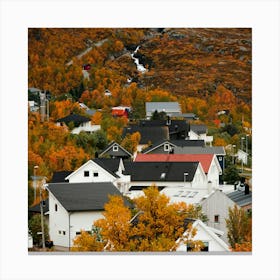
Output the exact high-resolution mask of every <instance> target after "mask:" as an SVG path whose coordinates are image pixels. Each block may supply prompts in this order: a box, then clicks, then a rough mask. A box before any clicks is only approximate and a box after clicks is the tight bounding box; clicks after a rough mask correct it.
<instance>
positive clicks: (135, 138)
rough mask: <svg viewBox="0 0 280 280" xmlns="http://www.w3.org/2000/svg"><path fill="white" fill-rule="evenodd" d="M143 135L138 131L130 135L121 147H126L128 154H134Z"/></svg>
mask: <svg viewBox="0 0 280 280" xmlns="http://www.w3.org/2000/svg"><path fill="white" fill-rule="evenodd" d="M140 139H141V134H140V133H139V132H138V131H137V132H134V133H132V134H130V133H128V134H127V135H126V136H125V138H124V139H123V140H122V142H121V146H122V147H124V148H125V149H126V150H127V151H128V152H130V153H131V154H134V153H135V152H136V151H137V146H138V145H139V142H140Z"/></svg>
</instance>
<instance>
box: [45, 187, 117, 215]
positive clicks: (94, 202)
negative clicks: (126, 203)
mask: <svg viewBox="0 0 280 280" xmlns="http://www.w3.org/2000/svg"><path fill="white" fill-rule="evenodd" d="M47 189H48V190H49V191H50V192H51V193H52V194H53V195H54V196H55V198H56V199H57V200H58V201H59V202H60V203H61V204H62V206H63V207H64V208H65V209H66V210H67V211H93V210H104V204H105V203H107V202H108V201H109V198H108V195H121V193H120V191H119V190H118V189H117V188H116V187H115V186H114V185H113V184H112V183H109V182H102V183H50V184H49V185H48V187H47Z"/></svg>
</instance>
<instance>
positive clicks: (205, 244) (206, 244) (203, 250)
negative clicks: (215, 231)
mask: <svg viewBox="0 0 280 280" xmlns="http://www.w3.org/2000/svg"><path fill="white" fill-rule="evenodd" d="M203 243H204V247H203V248H202V249H201V252H208V251H209V242H203Z"/></svg>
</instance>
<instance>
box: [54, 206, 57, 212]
mask: <svg viewBox="0 0 280 280" xmlns="http://www.w3.org/2000/svg"><path fill="white" fill-rule="evenodd" d="M54 211H55V212H57V204H55V205H54Z"/></svg>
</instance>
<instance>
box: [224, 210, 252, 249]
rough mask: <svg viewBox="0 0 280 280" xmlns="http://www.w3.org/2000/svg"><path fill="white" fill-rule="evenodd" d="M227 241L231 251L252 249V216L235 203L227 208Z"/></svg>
mask: <svg viewBox="0 0 280 280" xmlns="http://www.w3.org/2000/svg"><path fill="white" fill-rule="evenodd" d="M226 225H227V229H228V241H229V244H230V245H231V248H232V250H233V251H242V250H244V251H250V250H252V218H251V217H250V216H249V215H248V214H247V213H246V212H245V210H243V209H241V208H239V207H238V206H237V205H234V207H232V208H229V217H228V219H226Z"/></svg>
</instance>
